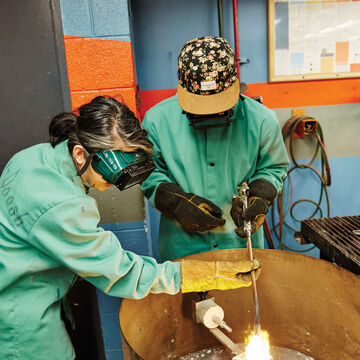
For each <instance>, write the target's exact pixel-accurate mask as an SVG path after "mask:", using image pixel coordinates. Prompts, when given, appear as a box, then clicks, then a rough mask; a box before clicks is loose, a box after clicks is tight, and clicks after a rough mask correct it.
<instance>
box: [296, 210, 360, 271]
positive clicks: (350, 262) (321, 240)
mask: <svg viewBox="0 0 360 360" xmlns="http://www.w3.org/2000/svg"><path fill="white" fill-rule="evenodd" d="M301 234H302V236H303V237H304V239H305V240H306V241H307V242H309V243H313V244H314V245H316V246H317V247H318V248H319V249H320V257H321V258H322V259H326V260H329V261H331V262H334V263H335V264H337V265H339V266H341V267H343V268H344V269H347V270H350V271H352V272H353V273H354V274H356V275H360V216H344V217H333V218H321V219H306V220H303V221H302V222H301Z"/></svg>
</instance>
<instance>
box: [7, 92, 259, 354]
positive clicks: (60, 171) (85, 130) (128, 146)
mask: <svg viewBox="0 0 360 360" xmlns="http://www.w3.org/2000/svg"><path fill="white" fill-rule="evenodd" d="M49 132H50V144H48V143H46V144H39V145H35V146H32V147H30V148H28V149H25V150H23V151H20V152H19V153H17V154H15V155H14V156H13V157H12V159H11V160H10V161H9V162H8V164H7V165H6V167H5V169H4V171H3V173H2V175H1V177H0V359H9V360H10V359H12V360H13V359H21V360H24V359H26V360H32V359H36V360H50V359H51V360H72V359H74V357H75V354H74V350H73V347H72V344H71V342H70V340H69V336H68V334H67V333H66V330H65V326H64V323H63V322H62V320H61V317H60V307H61V302H62V299H63V298H64V297H65V295H66V293H67V291H68V290H69V288H70V287H71V285H72V284H73V282H74V280H75V278H76V276H77V275H79V276H81V277H83V278H84V279H86V280H87V281H89V282H90V283H92V284H93V285H95V286H96V287H97V288H99V289H101V290H102V291H104V292H105V293H107V294H109V295H112V296H118V297H127V298H135V299H139V298H142V297H144V296H146V295H147V294H148V293H150V292H151V293H161V292H164V293H168V294H175V293H177V292H178V291H179V290H180V288H181V290H182V291H202V290H208V289H211V288H219V289H227V288H237V287H241V286H247V285H249V281H248V279H247V278H246V277H244V278H243V277H242V276H239V275H238V273H239V272H247V271H249V270H251V269H253V268H257V267H258V264H254V263H242V262H237V263H231V264H229V263H225V264H222V265H223V266H225V267H226V266H229V267H230V272H231V274H233V278H231V276H230V279H227V280H226V279H223V278H222V276H221V273H219V272H217V273H215V274H213V275H211V273H210V271H211V267H213V268H214V266H215V265H214V264H215V263H207V265H206V266H205V270H202V273H201V274H197V271H196V269H197V268H199V264H197V263H196V262H195V264H194V263H191V262H190V263H189V262H186V261H184V262H182V263H181V264H180V263H179V262H169V261H168V262H165V263H163V264H158V263H156V261H155V260H154V259H152V258H150V257H145V256H138V255H136V254H134V253H132V252H129V251H125V250H123V249H122V247H121V244H120V242H119V241H118V239H117V238H116V236H115V235H114V234H113V233H112V232H109V231H104V230H103V229H101V228H99V227H98V223H99V212H98V209H97V205H96V202H95V200H94V199H93V198H92V197H90V196H88V195H87V189H88V187H90V186H91V187H94V188H95V189H97V190H99V191H103V190H106V189H107V188H108V187H109V186H112V185H116V186H117V187H119V189H124V188H126V187H128V186H130V185H133V184H135V183H138V182H141V181H142V180H143V179H144V178H145V177H146V176H147V175H148V174H149V172H150V171H151V170H152V164H151V161H149V159H148V158H147V155H146V153H149V152H151V147H152V144H151V143H150V142H149V140H148V139H147V134H146V131H144V130H142V129H141V128H140V126H139V122H138V120H137V119H136V118H135V116H134V114H133V113H132V112H131V111H130V110H129V109H128V108H127V107H126V105H124V104H121V103H119V102H117V101H116V100H115V99H112V98H104V97H97V98H95V99H94V100H93V101H92V102H90V103H89V104H85V105H83V106H82V107H80V109H79V113H78V114H77V115H76V114H74V113H63V114H60V115H58V116H56V117H55V118H54V119H53V120H52V121H51V124H50V128H49ZM124 159H125V160H126V161H127V163H128V165H129V166H130V168H131V165H134V166H133V168H132V170H134V169H135V170H136V171H137V172H136V171H135V173H134V172H132V173H130V172H129V171H127V170H129V168H126V167H125V168H124V167H123V165H124ZM129 159H130V160H129ZM126 161H125V162H126ZM217 265H219V264H217ZM218 268H221V267H218ZM202 269H204V268H202ZM198 272H199V271H198ZM203 275H205V276H207V277H208V276H210V280H209V279H208V281H207V282H203V281H202V280H201V279H202V277H203ZM228 277H229V276H228ZM119 335H120V334H119Z"/></svg>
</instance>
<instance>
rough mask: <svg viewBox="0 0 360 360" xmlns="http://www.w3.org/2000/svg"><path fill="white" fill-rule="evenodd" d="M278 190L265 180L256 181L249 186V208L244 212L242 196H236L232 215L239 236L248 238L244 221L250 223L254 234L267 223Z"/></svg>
mask: <svg viewBox="0 0 360 360" xmlns="http://www.w3.org/2000/svg"><path fill="white" fill-rule="evenodd" d="M276 195H277V190H276V188H275V186H274V185H273V184H271V183H270V182H269V181H267V180H264V179H257V180H254V181H253V182H252V183H250V184H249V195H248V207H247V209H246V210H245V211H244V209H243V202H242V200H241V197H240V196H234V197H233V201H232V208H231V211H230V215H231V217H232V219H233V220H234V223H235V225H236V226H237V228H236V229H235V232H236V234H237V235H238V236H240V237H242V238H246V233H245V231H244V221H250V223H251V233H252V234H253V233H254V232H256V231H257V230H258V228H259V227H260V226H261V225H262V224H263V222H264V221H265V214H266V213H267V212H268V208H269V206H270V205H272V203H273V201H274V199H275V198H276Z"/></svg>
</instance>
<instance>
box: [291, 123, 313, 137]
mask: <svg viewBox="0 0 360 360" xmlns="http://www.w3.org/2000/svg"><path fill="white" fill-rule="evenodd" d="M317 127H318V122H317V120H316V119H311V118H305V119H303V120H301V121H300V122H299V123H298V125H297V126H296V129H295V132H294V138H304V137H305V136H306V135H310V134H312V133H314V132H315V131H317Z"/></svg>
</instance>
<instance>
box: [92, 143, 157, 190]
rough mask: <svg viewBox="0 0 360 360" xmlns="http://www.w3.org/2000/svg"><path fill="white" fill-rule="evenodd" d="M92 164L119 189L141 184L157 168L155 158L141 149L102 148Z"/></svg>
mask: <svg viewBox="0 0 360 360" xmlns="http://www.w3.org/2000/svg"><path fill="white" fill-rule="evenodd" d="M91 166H92V167H93V169H94V170H95V171H96V172H97V173H99V174H100V175H101V176H102V177H103V179H104V180H105V181H106V182H108V183H109V184H113V185H115V186H117V187H118V189H119V190H125V189H127V188H129V187H131V186H133V185H136V184H140V183H141V182H143V181H144V180H145V179H146V178H147V177H148V176H149V175H150V174H151V172H152V171H153V170H154V169H155V164H154V162H153V160H152V159H151V158H149V156H148V155H147V153H146V152H145V151H143V150H141V149H140V150H137V151H136V152H125V151H120V150H109V151H105V150H101V151H99V152H97V153H96V154H95V155H94V156H93V158H92V163H91Z"/></svg>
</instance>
